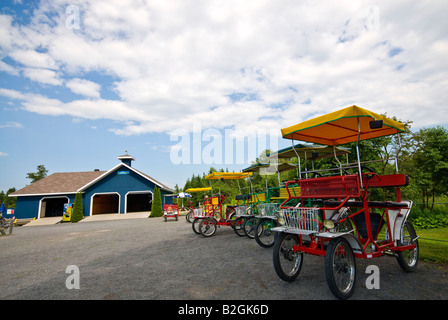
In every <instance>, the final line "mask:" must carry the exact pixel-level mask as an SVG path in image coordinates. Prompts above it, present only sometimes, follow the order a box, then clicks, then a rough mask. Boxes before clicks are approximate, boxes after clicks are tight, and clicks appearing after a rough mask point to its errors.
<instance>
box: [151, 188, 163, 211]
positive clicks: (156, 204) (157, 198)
mask: <svg viewBox="0 0 448 320" xmlns="http://www.w3.org/2000/svg"><path fill="white" fill-rule="evenodd" d="M162 215H163V209H162V196H161V194H160V190H159V188H157V187H154V194H153V199H152V208H151V215H150V217H161V216H162Z"/></svg>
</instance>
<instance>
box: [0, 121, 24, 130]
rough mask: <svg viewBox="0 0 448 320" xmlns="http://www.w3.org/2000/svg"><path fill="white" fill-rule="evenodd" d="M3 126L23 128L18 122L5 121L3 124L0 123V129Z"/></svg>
mask: <svg viewBox="0 0 448 320" xmlns="http://www.w3.org/2000/svg"><path fill="white" fill-rule="evenodd" d="M3 128H23V125H22V124H21V123H18V122H7V123H4V124H0V129H3Z"/></svg>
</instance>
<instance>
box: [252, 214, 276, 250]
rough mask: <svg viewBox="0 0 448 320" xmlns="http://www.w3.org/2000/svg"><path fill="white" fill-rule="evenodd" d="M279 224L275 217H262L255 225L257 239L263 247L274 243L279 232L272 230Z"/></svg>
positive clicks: (268, 246)
mask: <svg viewBox="0 0 448 320" xmlns="http://www.w3.org/2000/svg"><path fill="white" fill-rule="evenodd" d="M276 226H277V221H275V220H273V219H260V220H259V221H258V223H257V226H256V227H255V241H257V243H258V244H259V245H260V246H261V247H263V248H270V247H272V246H273V245H274V242H275V238H276V236H277V232H274V231H271V229H272V228H275V227H276Z"/></svg>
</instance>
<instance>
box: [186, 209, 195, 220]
mask: <svg viewBox="0 0 448 320" xmlns="http://www.w3.org/2000/svg"><path fill="white" fill-rule="evenodd" d="M192 214H193V211H191V210H190V211H188V213H187V214H186V215H185V220H187V222H189V223H192V222H193V219H192V218H191V215H192Z"/></svg>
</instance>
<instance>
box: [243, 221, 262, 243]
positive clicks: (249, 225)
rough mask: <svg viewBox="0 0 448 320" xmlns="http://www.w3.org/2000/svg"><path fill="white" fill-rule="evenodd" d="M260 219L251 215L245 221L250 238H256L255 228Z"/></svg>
mask: <svg viewBox="0 0 448 320" xmlns="http://www.w3.org/2000/svg"><path fill="white" fill-rule="evenodd" d="M257 220H258V219H257V218H255V217H249V218H247V219H246V221H245V222H244V226H243V230H244V233H245V234H246V236H247V237H249V239H254V238H255V228H256V227H257V222H258V221H257Z"/></svg>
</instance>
